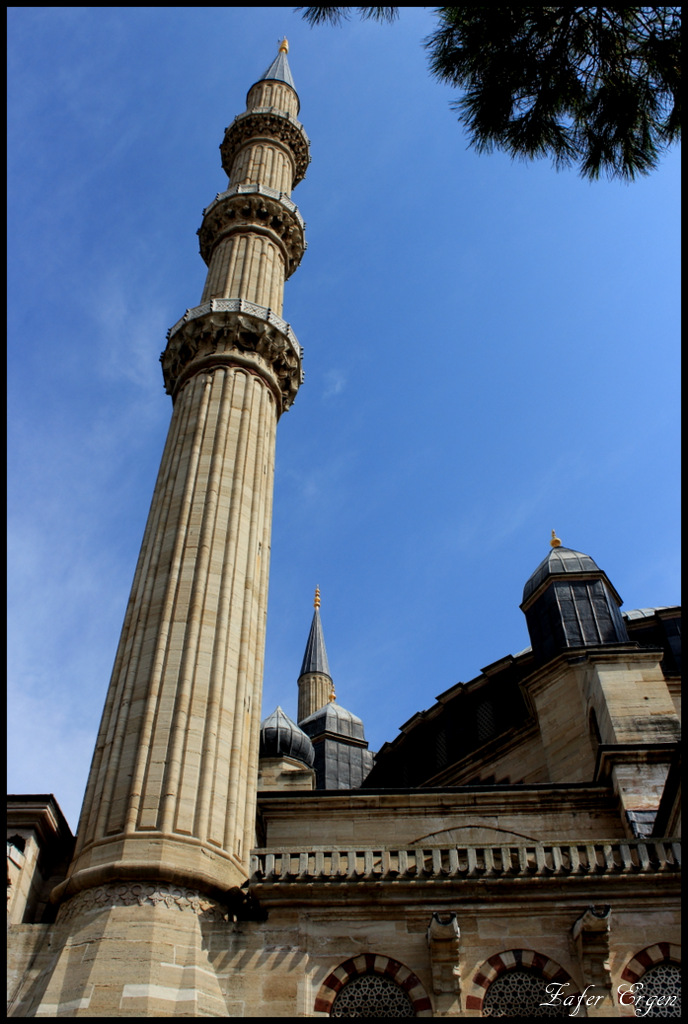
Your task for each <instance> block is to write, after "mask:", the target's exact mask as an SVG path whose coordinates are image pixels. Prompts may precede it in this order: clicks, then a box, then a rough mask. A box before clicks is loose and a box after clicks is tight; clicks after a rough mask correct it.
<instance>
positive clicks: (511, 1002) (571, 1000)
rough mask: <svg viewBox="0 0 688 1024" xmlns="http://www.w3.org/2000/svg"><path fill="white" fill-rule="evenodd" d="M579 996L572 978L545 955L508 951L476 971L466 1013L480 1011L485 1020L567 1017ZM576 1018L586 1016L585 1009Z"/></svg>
mask: <svg viewBox="0 0 688 1024" xmlns="http://www.w3.org/2000/svg"><path fill="white" fill-rule="evenodd" d="M579 995H580V992H579V990H578V986H577V985H576V983H575V982H574V981H573V979H572V978H571V976H570V975H569V974H568V973H567V972H566V971H565V970H564V969H563V967H561V966H560V965H559V964H558V963H556V962H555V961H554V960H551V959H550V958H549V957H548V956H545V955H544V953H538V952H536V951H535V950H533V949H509V950H505V951H504V952H502V953H495V954H494V955H493V956H491V957H489V958H488V959H487V960H486V961H485V963H484V964H482V966H481V967H480V968H479V969H478V970H477V971H476V973H475V974H474V976H473V977H472V979H471V982H470V987H469V990H468V992H467V994H466V1009H467V1010H479V1011H480V1015H481V1016H482V1017H568V1016H569V1015H570V1013H571V1008H572V1006H575V1005H576V1003H577V1000H578V997H579ZM565 1001H566V1002H565ZM577 1016H579V1017H584V1016H585V1010H584V1007H583V1006H582V1005H581V1006H580V1007H579V1010H578V1013H577Z"/></svg>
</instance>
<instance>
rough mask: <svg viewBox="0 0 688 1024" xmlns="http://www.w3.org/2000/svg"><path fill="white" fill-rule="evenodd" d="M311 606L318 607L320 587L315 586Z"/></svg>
mask: <svg viewBox="0 0 688 1024" xmlns="http://www.w3.org/2000/svg"><path fill="white" fill-rule="evenodd" d="M313 607H314V608H319V607H320V587H316V588H315V600H314V601H313Z"/></svg>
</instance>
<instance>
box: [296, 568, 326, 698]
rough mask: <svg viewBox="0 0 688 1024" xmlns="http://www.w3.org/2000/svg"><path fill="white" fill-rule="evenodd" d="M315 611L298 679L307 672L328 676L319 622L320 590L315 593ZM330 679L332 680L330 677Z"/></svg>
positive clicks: (323, 639) (320, 623) (321, 629)
mask: <svg viewBox="0 0 688 1024" xmlns="http://www.w3.org/2000/svg"><path fill="white" fill-rule="evenodd" d="M314 603H315V611H314V612H313V621H312V622H311V631H310V633H309V634H308V641H307V643H306V652H305V654H304V656H303V663H302V665H301V672H300V673H299V678H301V676H305V675H306V674H307V673H308V672H320V673H321V674H322V675H326V676H330V666H329V664H328V661H327V651H326V649H325V638H324V636H323V628H322V622H321V621H320V588H319V587H316V591H315V602H314ZM330 678H332V677H331V676H330Z"/></svg>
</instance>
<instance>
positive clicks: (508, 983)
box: [483, 967, 571, 1017]
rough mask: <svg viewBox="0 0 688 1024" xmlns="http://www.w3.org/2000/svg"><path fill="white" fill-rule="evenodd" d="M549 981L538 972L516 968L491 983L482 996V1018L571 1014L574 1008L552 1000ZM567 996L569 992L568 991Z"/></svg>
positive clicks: (562, 1015) (565, 1015) (561, 1015)
mask: <svg viewBox="0 0 688 1024" xmlns="http://www.w3.org/2000/svg"><path fill="white" fill-rule="evenodd" d="M547 984H548V981H547V979H546V978H543V976H542V975H541V974H539V973H537V972H535V971H531V970H524V969H523V968H522V967H514V968H513V969H512V970H511V971H505V973H504V974H500V976H499V977H498V978H495V980H494V981H493V982H492V984H491V985H490V986H489V988H488V989H487V992H486V993H485V998H484V999H483V1017H568V1016H569V1014H570V1012H571V1009H570V1007H566V1006H564V1004H563V1000H561V1001H560V1002H559V1004H558V1005H556V1006H551V1005H550V1006H548V1005H543V1004H547V1003H551V1002H552V992H550V993H548V992H547V991H546V986H547ZM566 994H567V995H568V993H566Z"/></svg>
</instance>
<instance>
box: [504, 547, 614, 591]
mask: <svg viewBox="0 0 688 1024" xmlns="http://www.w3.org/2000/svg"><path fill="white" fill-rule="evenodd" d="M589 572H595V573H599V572H601V570H600V567H599V566H598V565H597V564H596V563H595V562H594V561H593V559H592V558H591V557H590V555H584V554H583V553H582V552H581V551H573V550H572V549H571V548H564V547H556V548H552V550H551V551H550V553H549V554H548V555H547V557H546V558H543V560H542V561H541V562H540V564H539V565H538V567H537V569H536V570H535V572H534V573H533V574H532V575H531V576H530V577H529V579H528V580H527V582H526V585H525V587H524V588H523V604H525V603H526V601H528V599H529V598H530V597H532V595H533V594H534V593H535V591H536V590H537V589H538V587H539V586H540V585H541V584H542V583H544V581H545V580H546V579H547V577H548V576H559V575H562V574H564V573H589Z"/></svg>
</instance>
